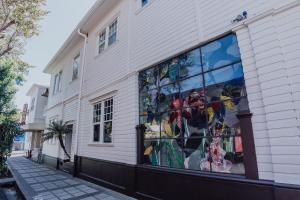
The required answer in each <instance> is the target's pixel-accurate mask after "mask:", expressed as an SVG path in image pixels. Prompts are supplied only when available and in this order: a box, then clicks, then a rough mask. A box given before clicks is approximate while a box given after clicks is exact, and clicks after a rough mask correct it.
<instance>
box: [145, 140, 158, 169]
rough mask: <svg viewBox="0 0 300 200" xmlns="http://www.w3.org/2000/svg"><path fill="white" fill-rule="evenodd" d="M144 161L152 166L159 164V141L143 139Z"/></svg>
mask: <svg viewBox="0 0 300 200" xmlns="http://www.w3.org/2000/svg"><path fill="white" fill-rule="evenodd" d="M144 162H145V164H150V165H153V166H159V165H160V141H159V140H145V141H144Z"/></svg>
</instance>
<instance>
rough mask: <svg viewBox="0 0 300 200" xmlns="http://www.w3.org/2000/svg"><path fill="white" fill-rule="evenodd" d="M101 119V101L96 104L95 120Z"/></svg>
mask: <svg viewBox="0 0 300 200" xmlns="http://www.w3.org/2000/svg"><path fill="white" fill-rule="evenodd" d="M100 121H101V103H98V104H95V105H94V111H93V122H94V123H96V122H100Z"/></svg>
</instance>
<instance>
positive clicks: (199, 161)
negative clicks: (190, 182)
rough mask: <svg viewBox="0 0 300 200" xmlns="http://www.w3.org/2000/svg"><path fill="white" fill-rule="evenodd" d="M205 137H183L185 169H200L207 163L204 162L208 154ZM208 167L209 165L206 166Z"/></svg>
mask: <svg viewBox="0 0 300 200" xmlns="http://www.w3.org/2000/svg"><path fill="white" fill-rule="evenodd" d="M207 147H208V141H207V138H205V137H203V138H188V139H185V148H184V161H185V162H184V167H185V168H186V169H193V170H201V165H203V166H202V167H205V165H207V164H208V166H209V163H205V161H206V159H205V158H206V155H207V154H208V148H207ZM208 169H209V167H208Z"/></svg>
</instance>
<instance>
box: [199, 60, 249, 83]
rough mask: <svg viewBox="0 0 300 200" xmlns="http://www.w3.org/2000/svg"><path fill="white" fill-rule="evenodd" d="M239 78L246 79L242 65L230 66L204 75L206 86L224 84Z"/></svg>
mask: <svg viewBox="0 0 300 200" xmlns="http://www.w3.org/2000/svg"><path fill="white" fill-rule="evenodd" d="M239 78H244V73H243V68H242V65H241V63H238V64H235V65H230V66H228V67H225V68H221V69H218V70H214V71H211V72H207V73H205V74H204V80H205V86H209V85H214V84H218V83H223V82H226V81H230V80H234V79H239Z"/></svg>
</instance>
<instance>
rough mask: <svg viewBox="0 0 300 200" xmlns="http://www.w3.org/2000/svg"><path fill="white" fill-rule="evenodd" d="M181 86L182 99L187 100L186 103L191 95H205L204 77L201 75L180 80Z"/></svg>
mask: <svg viewBox="0 0 300 200" xmlns="http://www.w3.org/2000/svg"><path fill="white" fill-rule="evenodd" d="M179 86H180V93H181V98H182V100H183V101H184V100H185V101H186V102H185V103H188V102H189V99H188V98H189V97H191V96H193V95H195V94H196V93H198V95H196V96H203V77H202V75H200V76H194V77H192V78H188V79H185V80H183V81H180V82H179Z"/></svg>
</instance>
